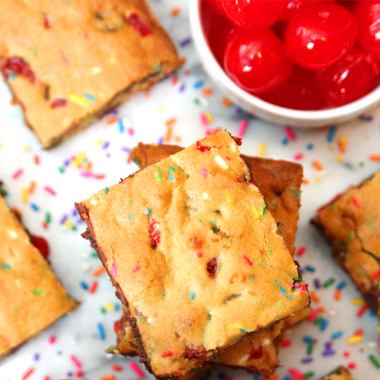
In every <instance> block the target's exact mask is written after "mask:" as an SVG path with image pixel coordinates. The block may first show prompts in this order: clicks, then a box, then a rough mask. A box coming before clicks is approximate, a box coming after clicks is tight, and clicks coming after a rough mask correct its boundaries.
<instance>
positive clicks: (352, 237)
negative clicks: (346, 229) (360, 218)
mask: <svg viewBox="0 0 380 380" xmlns="http://www.w3.org/2000/svg"><path fill="white" fill-rule="evenodd" d="M354 239H355V235H354V233H353V231H351V232H350V233H349V234H348V240H349V241H352V240H354Z"/></svg>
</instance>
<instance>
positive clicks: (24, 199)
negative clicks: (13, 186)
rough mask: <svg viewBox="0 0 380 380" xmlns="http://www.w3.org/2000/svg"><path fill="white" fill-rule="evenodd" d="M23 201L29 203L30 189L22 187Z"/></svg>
mask: <svg viewBox="0 0 380 380" xmlns="http://www.w3.org/2000/svg"><path fill="white" fill-rule="evenodd" d="M22 203H28V189H25V188H24V187H23V188H22Z"/></svg>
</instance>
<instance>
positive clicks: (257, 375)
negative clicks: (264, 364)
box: [253, 373, 261, 380]
mask: <svg viewBox="0 0 380 380" xmlns="http://www.w3.org/2000/svg"><path fill="white" fill-rule="evenodd" d="M253 380H261V376H260V375H259V374H258V373H254V374H253Z"/></svg>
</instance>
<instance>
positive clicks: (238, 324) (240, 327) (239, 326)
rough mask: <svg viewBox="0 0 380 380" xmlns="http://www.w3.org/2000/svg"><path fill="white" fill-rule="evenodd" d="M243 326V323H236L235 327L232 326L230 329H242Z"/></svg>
mask: <svg viewBox="0 0 380 380" xmlns="http://www.w3.org/2000/svg"><path fill="white" fill-rule="evenodd" d="M242 328H243V324H242V323H234V324H233V325H230V329H242Z"/></svg>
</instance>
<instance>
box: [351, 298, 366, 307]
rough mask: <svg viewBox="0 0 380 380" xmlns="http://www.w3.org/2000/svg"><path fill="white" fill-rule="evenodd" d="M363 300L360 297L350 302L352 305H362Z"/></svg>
mask: <svg viewBox="0 0 380 380" xmlns="http://www.w3.org/2000/svg"><path fill="white" fill-rule="evenodd" d="M363 303H364V301H363V300H362V299H361V298H354V299H353V300H352V304H353V305H356V306H360V305H363Z"/></svg>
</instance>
